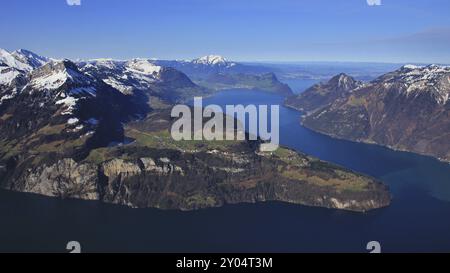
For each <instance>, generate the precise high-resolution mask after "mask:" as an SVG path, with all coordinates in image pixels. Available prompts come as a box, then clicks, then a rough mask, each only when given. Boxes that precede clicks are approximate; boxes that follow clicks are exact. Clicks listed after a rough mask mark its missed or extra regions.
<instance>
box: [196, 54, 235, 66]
mask: <svg viewBox="0 0 450 273" xmlns="http://www.w3.org/2000/svg"><path fill="white" fill-rule="evenodd" d="M192 62H193V63H195V64H204V65H226V64H228V60H227V59H226V58H225V57H222V56H220V55H207V56H203V57H200V58H198V59H194V60H193V61H192Z"/></svg>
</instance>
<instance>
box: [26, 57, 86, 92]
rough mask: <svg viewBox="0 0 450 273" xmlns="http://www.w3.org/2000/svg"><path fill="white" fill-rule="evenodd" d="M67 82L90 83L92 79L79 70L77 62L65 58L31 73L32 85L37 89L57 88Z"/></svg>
mask: <svg viewBox="0 0 450 273" xmlns="http://www.w3.org/2000/svg"><path fill="white" fill-rule="evenodd" d="M67 82H72V83H77V84H83V85H85V84H89V83H90V79H89V78H88V77H87V76H86V75H84V74H83V73H81V72H80V71H79V70H78V67H77V66H76V64H75V63H73V62H72V61H70V60H67V59H64V60H60V61H52V62H49V63H47V64H45V65H43V66H41V67H39V68H38V69H36V70H34V71H33V72H32V74H31V83H30V85H31V86H32V87H34V88H37V89H43V90H55V89H58V88H60V87H61V86H63V85H64V84H65V83H67Z"/></svg>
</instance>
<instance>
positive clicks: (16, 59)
mask: <svg viewBox="0 0 450 273" xmlns="http://www.w3.org/2000/svg"><path fill="white" fill-rule="evenodd" d="M48 61H49V59H48V58H46V57H42V56H39V55H37V54H35V53H33V52H31V51H28V50H25V49H19V50H16V51H13V52H11V53H10V52H8V51H6V50H4V49H1V48H0V65H1V64H3V65H4V66H8V67H12V68H15V69H17V70H21V71H24V72H30V71H32V70H33V69H35V68H38V67H40V66H42V65H44V64H45V63H47V62H48Z"/></svg>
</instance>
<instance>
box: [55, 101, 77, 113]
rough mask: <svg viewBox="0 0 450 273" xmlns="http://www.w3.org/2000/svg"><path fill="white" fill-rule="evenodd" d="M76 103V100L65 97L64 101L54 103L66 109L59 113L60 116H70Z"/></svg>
mask: <svg viewBox="0 0 450 273" xmlns="http://www.w3.org/2000/svg"><path fill="white" fill-rule="evenodd" d="M77 101H78V99H76V98H74V97H71V96H67V97H65V98H64V99H61V100H58V101H56V102H55V104H56V105H64V106H65V107H66V109H65V110H64V111H63V112H62V113H61V114H62V115H70V114H72V111H73V110H74V109H75V106H76V105H77Z"/></svg>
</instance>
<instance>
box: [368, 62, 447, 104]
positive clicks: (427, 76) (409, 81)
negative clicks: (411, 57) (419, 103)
mask: <svg viewBox="0 0 450 273" xmlns="http://www.w3.org/2000/svg"><path fill="white" fill-rule="evenodd" d="M374 84H382V85H384V87H385V88H397V89H398V90H399V91H402V92H403V93H404V94H406V95H407V96H419V95H421V94H423V93H424V92H427V93H429V94H430V95H431V96H432V97H433V98H434V99H435V100H436V102H437V103H439V104H446V103H447V101H448V100H449V98H450V67H448V66H440V65H434V64H432V65H428V66H416V65H405V66H403V67H401V68H400V69H399V70H396V71H394V72H391V73H388V74H386V75H384V76H382V77H380V78H378V79H377V80H375V81H374Z"/></svg>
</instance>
